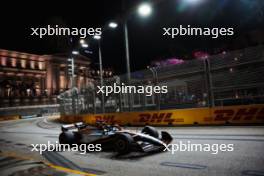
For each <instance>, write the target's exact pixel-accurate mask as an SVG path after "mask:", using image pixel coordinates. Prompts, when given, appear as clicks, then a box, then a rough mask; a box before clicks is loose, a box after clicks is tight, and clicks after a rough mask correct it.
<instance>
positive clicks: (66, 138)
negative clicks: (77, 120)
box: [59, 131, 76, 145]
mask: <svg viewBox="0 0 264 176" xmlns="http://www.w3.org/2000/svg"><path fill="white" fill-rule="evenodd" d="M59 142H60V144H70V145H72V144H74V143H76V141H75V136H74V133H73V132H71V131H65V132H62V133H61V134H60V136H59Z"/></svg>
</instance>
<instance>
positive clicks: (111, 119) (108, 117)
mask: <svg viewBox="0 0 264 176" xmlns="http://www.w3.org/2000/svg"><path fill="white" fill-rule="evenodd" d="M95 120H96V121H104V122H105V123H109V124H114V123H116V122H117V121H116V120H115V116H114V115H105V116H95Z"/></svg>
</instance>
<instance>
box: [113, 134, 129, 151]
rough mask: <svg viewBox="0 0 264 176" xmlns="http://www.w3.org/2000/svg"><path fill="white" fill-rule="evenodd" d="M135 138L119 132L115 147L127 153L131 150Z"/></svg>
mask: <svg viewBox="0 0 264 176" xmlns="http://www.w3.org/2000/svg"><path fill="white" fill-rule="evenodd" d="M133 141H134V140H133V138H132V137H131V136H130V135H129V134H124V133H121V134H118V135H117V137H116V141H115V149H116V151H117V152H118V153H119V154H127V153H129V152H130V149H131V145H132V143H133Z"/></svg>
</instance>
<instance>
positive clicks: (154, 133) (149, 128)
mask: <svg viewBox="0 0 264 176" xmlns="http://www.w3.org/2000/svg"><path fill="white" fill-rule="evenodd" d="M141 133H144V134H148V135H150V136H152V137H154V138H159V132H158V131H157V130H156V129H155V128H154V127H152V126H145V127H144V128H143V130H142V131H141Z"/></svg>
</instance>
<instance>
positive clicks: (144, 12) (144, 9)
mask: <svg viewBox="0 0 264 176" xmlns="http://www.w3.org/2000/svg"><path fill="white" fill-rule="evenodd" d="M151 12H152V7H151V5H150V4H148V3H144V4H141V5H140V6H139V7H138V13H139V14H140V15H141V16H143V17H146V16H149V15H150V14H151Z"/></svg>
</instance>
